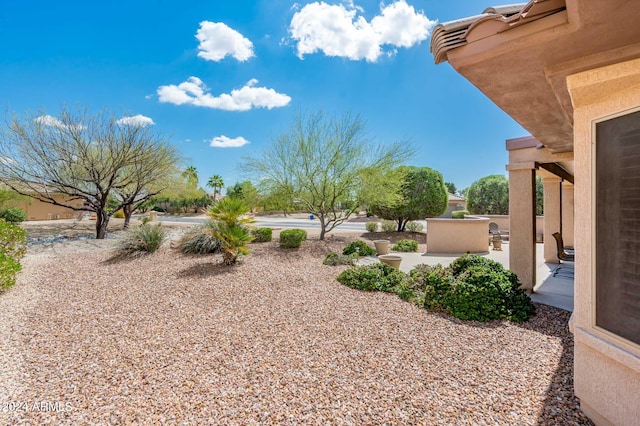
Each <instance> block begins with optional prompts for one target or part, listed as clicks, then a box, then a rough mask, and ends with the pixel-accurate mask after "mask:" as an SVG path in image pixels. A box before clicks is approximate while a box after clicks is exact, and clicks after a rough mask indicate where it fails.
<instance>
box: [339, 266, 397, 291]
mask: <svg viewBox="0 0 640 426" xmlns="http://www.w3.org/2000/svg"><path fill="white" fill-rule="evenodd" d="M404 277H405V274H404V273H403V272H400V271H398V270H397V269H394V268H392V267H391V266H389V265H386V264H384V263H375V264H373V265H363V266H354V267H352V268H349V269H347V270H345V271H343V272H342V273H341V274H340V275H338V282H340V283H341V284H344V285H346V286H347V287H351V288H355V289H358V290H365V291H392V289H393V288H394V287H396V286H398V285H400V284H401V283H402V281H403V280H404Z"/></svg>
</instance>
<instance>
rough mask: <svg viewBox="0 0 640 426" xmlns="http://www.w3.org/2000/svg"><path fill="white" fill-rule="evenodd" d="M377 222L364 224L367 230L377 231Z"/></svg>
mask: <svg viewBox="0 0 640 426" xmlns="http://www.w3.org/2000/svg"><path fill="white" fill-rule="evenodd" d="M378 226H379V225H378V222H367V223H365V224H364V227H365V229H366V230H367V232H378Z"/></svg>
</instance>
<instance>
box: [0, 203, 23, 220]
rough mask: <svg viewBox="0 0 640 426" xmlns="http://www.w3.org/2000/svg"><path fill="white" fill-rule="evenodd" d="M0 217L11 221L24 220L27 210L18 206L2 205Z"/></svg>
mask: <svg viewBox="0 0 640 426" xmlns="http://www.w3.org/2000/svg"><path fill="white" fill-rule="evenodd" d="M0 219H4V220H6V221H7V222H11V223H20V222H24V221H25V220H26V219H27V212H25V211H24V210H22V209H20V208H18V207H3V208H1V209H0Z"/></svg>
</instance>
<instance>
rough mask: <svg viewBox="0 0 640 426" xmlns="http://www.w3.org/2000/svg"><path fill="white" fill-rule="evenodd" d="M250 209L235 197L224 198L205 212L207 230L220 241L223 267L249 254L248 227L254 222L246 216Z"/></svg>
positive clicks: (249, 239) (249, 238)
mask: <svg viewBox="0 0 640 426" xmlns="http://www.w3.org/2000/svg"><path fill="white" fill-rule="evenodd" d="M249 211H250V209H249V208H248V207H247V205H246V204H245V203H244V200H242V199H240V198H237V197H224V198H223V199H222V200H219V201H218V202H216V203H215V204H213V205H212V206H211V207H209V210H208V211H207V213H208V215H209V218H210V219H211V224H210V226H209V228H208V230H209V231H210V232H211V235H212V236H213V237H214V238H216V239H217V240H219V241H220V251H221V252H222V261H223V263H224V264H225V265H233V264H234V263H236V262H237V261H238V258H239V257H240V256H246V255H248V254H249V252H250V251H249V243H250V242H251V241H253V235H251V231H250V229H249V226H250V225H251V224H252V223H253V222H254V220H253V218H252V217H251V216H247V213H249Z"/></svg>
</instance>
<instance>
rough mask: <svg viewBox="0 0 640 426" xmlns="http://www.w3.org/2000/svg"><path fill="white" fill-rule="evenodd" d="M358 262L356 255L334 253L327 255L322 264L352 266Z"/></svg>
mask: <svg viewBox="0 0 640 426" xmlns="http://www.w3.org/2000/svg"><path fill="white" fill-rule="evenodd" d="M357 260H358V253H351V254H338V253H336V252H331V253H329V254H328V255H327V256H326V257H325V258H324V260H323V261H322V263H323V264H324V265H329V266H337V265H353V264H354V263H355V262H356V261H357Z"/></svg>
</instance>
